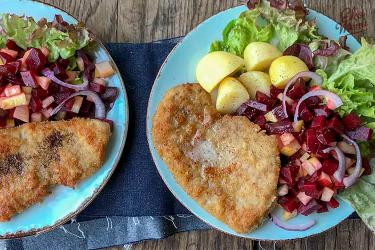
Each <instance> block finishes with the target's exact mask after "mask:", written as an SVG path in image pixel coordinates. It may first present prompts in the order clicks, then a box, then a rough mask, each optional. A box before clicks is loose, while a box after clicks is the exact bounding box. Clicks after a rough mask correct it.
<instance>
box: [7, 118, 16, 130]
mask: <svg viewBox="0 0 375 250" xmlns="http://www.w3.org/2000/svg"><path fill="white" fill-rule="evenodd" d="M15 126H16V123H15V121H14V119H7V120H6V124H5V127H6V128H13V127H15Z"/></svg>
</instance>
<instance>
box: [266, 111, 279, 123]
mask: <svg viewBox="0 0 375 250" xmlns="http://www.w3.org/2000/svg"><path fill="white" fill-rule="evenodd" d="M264 118H266V121H268V122H277V121H278V120H277V118H276V116H275V115H274V114H273V112H272V111H269V112H267V113H266V114H265V115H264Z"/></svg>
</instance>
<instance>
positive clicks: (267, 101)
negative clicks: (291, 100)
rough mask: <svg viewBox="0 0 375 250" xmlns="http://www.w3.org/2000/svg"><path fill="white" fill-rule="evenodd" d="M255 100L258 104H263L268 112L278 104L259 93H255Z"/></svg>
mask: <svg viewBox="0 0 375 250" xmlns="http://www.w3.org/2000/svg"><path fill="white" fill-rule="evenodd" d="M255 98H256V100H257V101H258V102H260V103H263V104H265V105H266V106H267V107H268V110H270V109H272V108H273V107H274V106H275V105H276V103H277V102H278V100H277V99H273V98H271V97H269V96H268V95H266V94H264V93H262V92H260V91H257V92H256V94H255Z"/></svg>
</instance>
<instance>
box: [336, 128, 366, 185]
mask: <svg viewBox="0 0 375 250" xmlns="http://www.w3.org/2000/svg"><path fill="white" fill-rule="evenodd" d="M341 136H342V137H343V138H344V139H345V140H346V141H347V142H348V143H349V144H351V145H353V146H354V148H355V155H356V163H355V168H354V172H353V173H352V174H351V175H349V176H348V177H345V178H344V180H343V183H344V185H345V187H346V188H348V187H350V186H352V185H353V184H354V183H355V182H356V181H357V180H358V178H359V175H360V174H361V168H362V156H361V150H360V149H359V146H358V144H357V143H356V142H355V141H353V140H352V139H350V138H349V136H347V135H345V134H342V135H341Z"/></svg>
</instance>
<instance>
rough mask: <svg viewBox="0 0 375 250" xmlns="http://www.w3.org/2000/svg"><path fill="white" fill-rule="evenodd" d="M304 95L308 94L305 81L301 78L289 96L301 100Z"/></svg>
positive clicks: (289, 91) (289, 92)
mask: <svg viewBox="0 0 375 250" xmlns="http://www.w3.org/2000/svg"><path fill="white" fill-rule="evenodd" d="M304 94H306V86H305V82H304V81H303V79H301V78H299V79H298V80H297V81H296V82H295V83H294V84H293V86H292V87H291V88H290V89H289V90H288V92H287V94H286V95H287V96H289V97H290V98H292V99H294V100H298V99H300V98H301V97H302V96H303V95H304Z"/></svg>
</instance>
